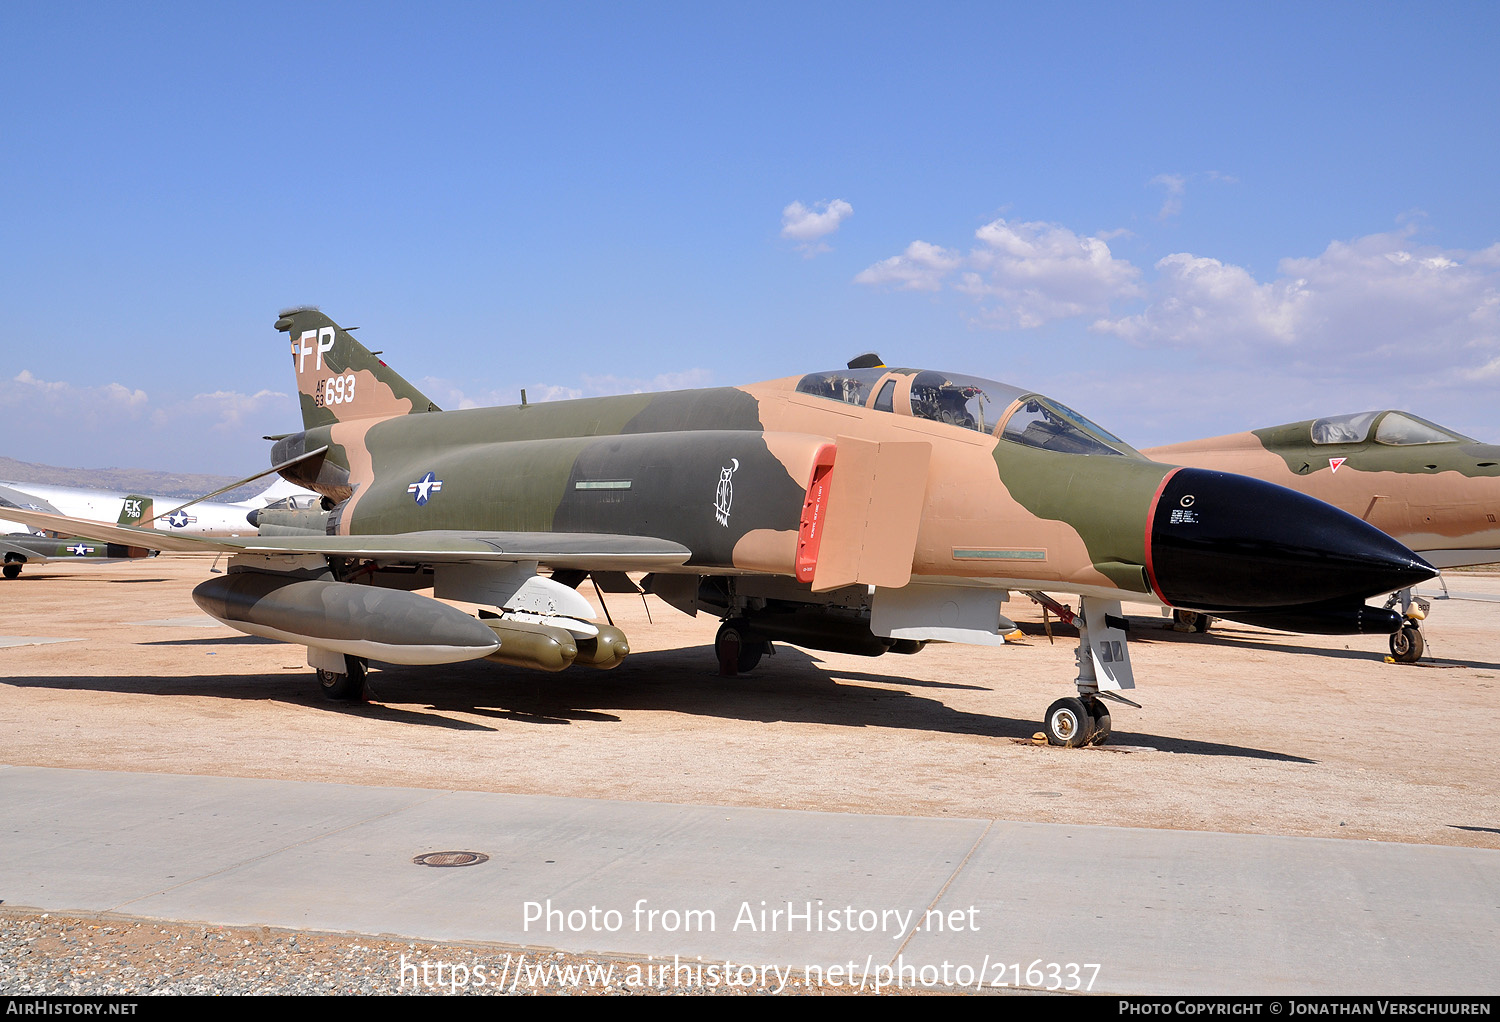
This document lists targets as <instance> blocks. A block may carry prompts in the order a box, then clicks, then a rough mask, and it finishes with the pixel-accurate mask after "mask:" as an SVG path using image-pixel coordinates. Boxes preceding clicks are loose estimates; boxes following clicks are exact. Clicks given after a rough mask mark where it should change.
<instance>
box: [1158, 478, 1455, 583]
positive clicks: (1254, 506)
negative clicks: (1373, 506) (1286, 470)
mask: <svg viewBox="0 0 1500 1022" xmlns="http://www.w3.org/2000/svg"><path fill="white" fill-rule="evenodd" d="M1150 529H1151V532H1150V537H1149V540H1150V541H1149V543H1148V544H1147V569H1148V571H1149V572H1150V574H1151V580H1152V584H1153V585H1154V586H1155V587H1156V592H1157V595H1158V596H1160V597H1161V598H1162V599H1163V600H1164V601H1165V602H1167V603H1169V604H1171V605H1173V606H1177V607H1192V608H1194V609H1198V610H1218V611H1232V610H1235V609H1248V608H1254V607H1288V606H1294V605H1298V604H1308V603H1321V602H1324V601H1329V600H1345V599H1357V600H1363V599H1365V598H1366V597H1369V596H1374V595H1377V594H1379V593H1389V592H1394V591H1395V590H1397V589H1404V588H1406V587H1407V586H1412V585H1415V584H1417V583H1418V582H1422V581H1425V580H1426V579H1429V578H1432V577H1433V576H1434V575H1436V574H1437V572H1436V570H1434V569H1433V567H1432V565H1430V564H1428V563H1427V562H1426V561H1424V560H1423V559H1422V558H1420V557H1418V556H1417V555H1416V554H1414V553H1412V552H1411V551H1410V550H1408V549H1407V548H1406V547H1404V546H1402V545H1401V544H1400V543H1398V542H1396V541H1395V540H1394V539H1392V538H1391V537H1389V536H1387V535H1386V534H1385V533H1383V532H1381V531H1380V530H1379V529H1377V528H1375V527H1374V526H1372V525H1369V524H1366V523H1365V522H1362V521H1360V520H1359V519H1358V518H1355V517H1354V516H1353V515H1350V514H1347V513H1345V512H1343V511H1340V510H1339V509H1338V508H1336V507H1332V506H1331V505H1328V504H1325V503H1323V502H1322V501H1320V500H1315V499H1313V498H1312V497H1308V496H1305V495H1303V494H1300V493H1296V492H1294V491H1292V490H1288V489H1286V488H1284V487H1281V486H1275V485H1272V484H1271V483H1264V482H1261V481H1259V480H1257V479H1249V478H1246V477H1244V476H1237V475H1231V474H1229V473H1227V472H1211V471H1207V470H1205V469H1195V468H1183V469H1178V470H1177V471H1176V472H1174V473H1172V474H1171V475H1170V476H1168V477H1167V479H1166V481H1165V483H1164V485H1163V487H1162V489H1161V491H1160V493H1159V494H1158V495H1157V500H1156V506H1155V509H1154V511H1153V513H1152V515H1151V525H1150Z"/></svg>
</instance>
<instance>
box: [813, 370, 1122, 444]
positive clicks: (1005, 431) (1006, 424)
mask: <svg viewBox="0 0 1500 1022" xmlns="http://www.w3.org/2000/svg"><path fill="white" fill-rule="evenodd" d="M797 391H798V393H802V394H811V395H813V396H815V397H822V398H828V399H829V400H832V401H842V402H844V403H845V404H851V405H859V406H861V407H865V408H871V409H873V410H875V411H879V412H892V413H893V414H896V415H910V416H913V417H915V418H919V419H930V420H932V421H933V422H944V423H947V424H949V425H952V426H959V427H961V428H963V429H972V430H974V431H975V432H978V433H988V434H991V435H993V436H997V437H1000V438H1001V439H1004V440H1009V441H1011V442H1013V443H1018V444H1022V445H1024V446H1027V447H1038V448H1042V449H1044V450H1049V451H1059V452H1062V453H1065V454H1123V453H1125V452H1126V451H1129V450H1130V447H1129V446H1128V445H1126V444H1125V442H1124V441H1122V440H1121V439H1120V438H1119V437H1117V436H1115V435H1113V434H1112V433H1109V432H1108V431H1106V430H1104V429H1102V428H1100V427H1099V426H1097V425H1095V424H1094V423H1093V422H1090V421H1089V420H1088V419H1086V418H1084V417H1083V416H1082V415H1079V414H1078V413H1077V412H1075V411H1073V410H1072V409H1071V408H1069V407H1067V406H1066V405H1063V404H1059V403H1058V402H1056V401H1052V400H1050V399H1049V398H1045V397H1043V396H1042V395H1040V394H1028V393H1027V392H1026V391H1024V390H1021V389H1020V388H1018V387H1012V386H1010V385H1009V384H1005V383H998V382H996V381H995V380H986V379H982V378H980V377H977V376H962V375H959V374H957V373H942V372H937V371H935V370H931V369H888V368H886V367H884V366H881V367H878V368H873V369H835V370H832V371H830V372H823V373H809V374H807V375H806V376H804V377H802V379H801V380H799V381H798V383H797Z"/></svg>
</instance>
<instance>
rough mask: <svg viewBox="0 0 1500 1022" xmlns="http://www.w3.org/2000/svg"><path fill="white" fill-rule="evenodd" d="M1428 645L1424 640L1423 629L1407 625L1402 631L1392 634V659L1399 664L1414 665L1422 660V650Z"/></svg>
mask: <svg viewBox="0 0 1500 1022" xmlns="http://www.w3.org/2000/svg"><path fill="white" fill-rule="evenodd" d="M1426 646H1427V643H1426V642H1425V641H1424V640H1423V638H1422V629H1420V628H1418V627H1417V626H1416V625H1414V624H1411V623H1407V624H1404V625H1402V626H1401V630H1400V631H1398V632H1392V633H1391V659H1393V660H1395V661H1396V663H1398V664H1414V663H1416V662H1417V661H1418V660H1420V659H1422V650H1423V649H1425V648H1426Z"/></svg>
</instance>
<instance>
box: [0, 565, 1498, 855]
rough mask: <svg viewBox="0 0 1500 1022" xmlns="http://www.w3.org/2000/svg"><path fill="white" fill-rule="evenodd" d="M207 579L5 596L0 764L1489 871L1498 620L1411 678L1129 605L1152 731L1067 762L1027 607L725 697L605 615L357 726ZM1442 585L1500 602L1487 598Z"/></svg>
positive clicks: (378, 695) (406, 697) (702, 645)
mask: <svg viewBox="0 0 1500 1022" xmlns="http://www.w3.org/2000/svg"><path fill="white" fill-rule="evenodd" d="M211 564H212V562H211V560H210V559H208V558H202V557H194V556H187V555H163V556H161V557H157V558H153V559H150V560H143V561H135V562H129V563H123V564H115V565H110V566H88V565H72V564H62V565H43V566H36V567H29V568H28V569H27V570H26V571H25V572H24V573H23V574H22V575H21V577H20V578H18V579H15V580H8V581H4V582H0V608H3V618H0V634H4V635H7V636H12V637H17V636H19V637H23V640H22V641H25V642H29V643H33V644H25V645H11V646H9V647H8V648H6V649H5V650H4V661H3V667H0V727H3V733H4V736H5V739H4V746H3V749H4V752H3V756H0V760H3V761H4V762H7V763H10V764H16V765H35V766H49V767H75V768H97V769H108V770H128V771H153V772H167V773H192V774H210V775H219V776H242V777H267V778H282V779H292V780H309V781H339V782H348V783H357V784H373V785H399V786H409V787H428V788H440V789H467V790H482V791H502V792H527V793H536V794H547V795H561V796H584V797H590V798H610V799H626V800H638V801H660V802H682V803H698V804H704V803H708V804H722V805H735V806H766V807H787V808H794V809H810V810H824V811H831V812H851V813H877V814H899V815H917V816H955V817H981V818H997V819H1006V820H1029V821H1039V822H1066V823H1095V824H1110V825H1116V826H1128V827H1155V828H1180V829H1192V830H1213V831H1232V832H1242V833H1260V834H1281V835H1295V836H1309V837H1326V838H1343V839H1349V840H1378V841H1400V842H1415V843H1426V844H1444V845H1466V846H1475V847H1489V848H1500V763H1497V758H1496V756H1495V754H1494V747H1495V744H1496V740H1497V739H1500V714H1497V713H1496V712H1495V710H1494V708H1493V701H1494V697H1495V694H1496V693H1495V688H1496V685H1497V684H1500V650H1497V647H1496V641H1495V630H1494V626H1495V624H1496V623H1497V622H1500V602H1485V601H1476V600H1465V599H1458V598H1455V599H1450V600H1438V601H1435V602H1434V603H1433V605H1432V612H1431V614H1430V616H1429V619H1428V621H1427V622H1426V624H1425V626H1424V629H1425V632H1426V636H1427V651H1428V656H1427V658H1426V659H1424V660H1423V661H1422V662H1421V663H1419V664H1416V665H1400V664H1394V663H1389V662H1386V659H1385V658H1386V655H1387V653H1388V650H1387V648H1386V640H1385V638H1384V637H1381V636H1307V635H1292V634H1287V633H1281V632H1272V631H1267V630H1263V629H1258V628H1251V627H1248V626H1240V625H1234V624H1226V623H1223V622H1218V623H1216V625H1215V627H1214V629H1213V631H1212V632H1210V633H1209V634H1208V635H1206V636H1199V635H1191V634H1182V633H1178V632H1174V631H1172V630H1170V629H1169V628H1168V627H1166V625H1165V623H1164V621H1163V619H1162V617H1161V616H1160V614H1159V611H1158V610H1153V609H1152V608H1150V607H1146V606H1140V607H1132V606H1127V608H1126V610H1127V613H1129V614H1130V616H1131V618H1132V623H1133V627H1132V631H1131V643H1130V646H1131V650H1132V653H1133V660H1134V666H1135V673H1136V679H1137V684H1138V688H1137V689H1136V690H1135V691H1134V692H1131V693H1129V695H1130V696H1131V698H1132V699H1134V700H1135V701H1136V702H1138V703H1140V704H1141V708H1140V709H1133V708H1131V707H1126V706H1116V707H1115V708H1114V710H1113V722H1114V734H1113V736H1112V737H1111V738H1110V740H1109V742H1108V743H1107V744H1106V745H1104V746H1102V747H1098V748H1089V749H1059V748H1051V747H1047V746H1045V745H1038V744H1036V743H1035V741H1034V739H1033V736H1034V735H1035V734H1036V733H1037V732H1038V731H1039V730H1040V720H1041V717H1042V714H1043V712H1044V710H1045V709H1046V707H1047V706H1048V704H1049V703H1051V702H1052V700H1054V699H1056V698H1058V697H1059V696H1063V695H1071V694H1072V693H1073V686H1072V678H1073V676H1074V673H1075V671H1074V661H1073V653H1074V649H1075V648H1076V639H1075V638H1074V633H1072V632H1071V631H1070V630H1068V629H1066V628H1063V627H1058V626H1057V625H1056V623H1055V622H1053V631H1054V633H1055V642H1052V641H1049V639H1048V637H1047V635H1046V634H1045V633H1044V630H1043V626H1042V616H1041V611H1040V608H1038V607H1037V606H1035V605H1034V604H1032V603H1031V602H1030V601H1029V600H1027V599H1026V598H1025V597H1023V596H1021V595H1020V594H1013V595H1012V598H1011V600H1010V602H1009V603H1007V604H1006V605H1005V610H1006V612H1007V613H1008V614H1009V615H1010V616H1011V617H1012V618H1014V619H1015V620H1016V621H1017V622H1019V623H1020V624H1021V626H1022V629H1023V631H1024V632H1025V638H1024V640H1022V641H1020V642H1016V643H1011V644H1008V645H1006V646H1005V647H1004V648H977V647H969V646H957V645H940V644H932V645H929V646H928V647H927V648H926V649H925V650H924V651H922V652H921V653H919V654H917V655H915V656H898V655H886V656H884V657H880V658H875V659H870V658H863V657H856V656H844V655H840V654H832V653H821V652H816V651H804V650H801V649H798V648H795V647H792V646H787V645H783V644H778V645H777V647H776V654H775V655H774V656H769V657H766V658H765V659H764V660H763V661H762V662H761V665H760V666H759V667H758V668H757V669H756V670H755V671H753V672H751V673H748V674H744V675H741V676H739V677H734V678H724V677H720V676H718V670H717V663H716V661H715V658H714V655H713V649H712V643H713V637H714V632H715V629H716V626H717V622H716V621H715V620H713V619H712V618H709V617H705V616H699V617H697V618H689V617H687V616H685V615H683V614H680V613H678V612H677V611H675V610H673V609H671V608H669V607H667V606H666V605H665V604H663V603H661V602H660V601H658V600H657V599H656V598H655V597H646V598H644V599H643V598H642V597H640V596H622V595H607V596H606V597H605V599H606V600H607V602H608V610H609V612H610V614H611V615H612V616H613V618H614V620H615V622H616V623H617V624H618V625H619V626H620V627H622V628H623V629H624V630H625V632H626V633H627V634H628V635H629V636H630V640H631V645H632V653H631V655H630V656H629V657H628V658H627V659H626V661H625V662H624V663H623V664H621V665H620V666H619V667H617V668H616V669H614V670H611V671H595V670H591V669H588V668H584V667H574V668H571V669H569V670H567V671H565V672H562V673H559V674H547V673H542V672H536V671H527V670H523V669H520V668H514V667H507V666H502V665H499V664H494V663H489V662H486V661H478V662H474V663H468V664H459V665H454V666H443V667H396V666H381V665H372V669H371V672H370V689H371V691H372V693H373V699H372V701H370V702H368V703H364V704H347V703H342V704H341V703H335V702H331V701H328V700H326V699H325V698H324V697H323V695H322V693H321V692H320V690H319V689H318V686H317V684H316V682H315V680H314V678H313V674H312V671H311V670H310V669H309V668H308V667H307V666H306V664H305V661H304V655H303V653H304V651H303V650H302V648H301V647H296V646H289V645H283V644H279V643H275V642H271V641H268V640H263V639H258V638H252V637H249V636H245V635H241V634H239V633H237V632H234V631H232V630H231V629H229V628H226V627H222V626H219V625H217V624H216V623H214V622H212V621H211V619H209V618H206V617H205V616H203V615H202V613H201V612H200V611H199V610H198V609H197V607H196V606H195V605H194V604H193V602H192V597H191V590H192V588H193V586H194V585H196V584H197V583H198V582H199V581H201V580H203V579H205V578H207V577H209V570H210V566H211ZM1447 581H1448V586H1449V588H1450V590H1452V591H1453V592H1454V593H1455V594H1481V595H1488V596H1490V597H1492V598H1495V599H1497V600H1500V573H1495V572H1484V571H1467V572H1452V573H1449V575H1448V578H1447ZM583 591H584V592H585V593H586V594H587V595H589V596H590V597H591V598H593V599H595V600H596V602H597V599H598V598H597V597H596V596H595V594H594V592H593V589H592V587H591V586H589V585H588V584H587V583H586V584H585V586H584V587H583ZM205 624H206V625H208V627H203V625H205ZM48 638H51V639H66V640H70V641H64V642H50V643H40V644H37V643H38V640H41V639H48ZM8 641H10V640H8Z"/></svg>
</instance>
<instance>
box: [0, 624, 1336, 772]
mask: <svg viewBox="0 0 1500 1022" xmlns="http://www.w3.org/2000/svg"><path fill="white" fill-rule="evenodd" d="M236 641H239V640H235V639H233V638H214V639H202V640H170V641H169V642H168V643H164V644H178V645H190V644H193V643H195V642H196V643H198V644H204V645H208V644H215V643H219V642H223V643H234V642H236ZM299 653H300V651H299ZM919 655H920V654H919ZM0 684H9V685H14V686H17V687H22V688H54V689H83V690H91V691H101V692H117V693H126V694H148V695H161V696H173V695H192V696H213V697H216V698H221V699H245V700H276V701H280V702H284V703H288V704H294V705H298V706H309V707H314V708H320V709H324V710H326V711H327V712H330V713H344V714H351V715H356V716H365V717H370V718H372V719H376V720H385V721H394V722H400V723H408V724H415V725H425V726H429V727H440V728H449V729H455V730H468V731H496V730H501V729H502V728H503V726H504V725H503V724H501V725H499V726H496V727H491V726H488V725H486V724H482V723H479V722H476V721H472V720H465V719H462V718H461V717H457V716H454V714H465V715H468V716H477V717H483V718H487V719H492V720H495V721H498V722H512V723H515V724H537V725H551V726H556V725H568V724H572V723H574V722H580V721H591V722H600V723H613V722H617V721H619V720H620V719H621V718H620V716H619V715H618V713H617V712H612V711H652V710H654V711H663V712H670V713H682V714H689V715H693V716H701V717H707V718H720V719H724V720H741V721H756V722H763V723H776V722H794V723H813V724H829V725H834V726H839V727H872V728H895V729H901V730H911V731H925V732H932V733H941V734H959V735H981V736H987V737H991V738H995V739H1010V740H1021V741H1024V740H1028V739H1030V738H1031V737H1032V736H1033V735H1034V734H1035V733H1036V732H1037V731H1039V730H1040V729H1041V724H1040V711H1041V709H1042V707H1038V708H1037V710H1038V716H1037V718H1036V719H1015V718H1009V717H999V716H992V715H987V714H978V713H972V712H968V711H965V710H958V709H954V708H952V707H950V706H947V705H946V704H944V703H943V702H941V701H940V700H938V699H933V698H929V697H926V696H916V695H912V694H911V693H910V692H907V691H903V689H905V688H908V687H916V686H917V685H919V684H920V685H924V686H926V687H931V683H921V682H918V683H913V682H910V681H908V680H907V679H904V678H900V677H898V676H892V675H882V674H873V673H864V672H849V671H841V670H836V669H833V668H830V667H828V666H827V665H825V664H824V663H822V662H820V661H818V660H817V659H816V658H815V657H814V656H812V655H810V654H808V653H806V652H804V651H802V650H800V649H797V648H795V647H791V646H786V645H778V646H777V654H776V656H774V657H768V658H767V659H766V660H763V661H762V663H761V665H760V667H758V668H757V669H756V670H755V671H753V672H751V673H747V674H742V675H739V676H738V677H734V678H721V677H719V676H718V675H717V671H716V661H715V658H714V655H713V650H712V647H708V646H699V647H689V648H686V649H678V650H665V651H653V652H650V653H642V654H637V655H636V656H635V657H632V658H631V659H629V660H627V661H626V662H625V663H624V664H622V665H620V666H619V667H617V668H615V669H614V670H612V671H593V670H590V669H589V668H586V667H574V668H571V669H570V670H568V671H567V672H566V673H564V674H547V673H543V672H539V671H532V670H526V669H524V668H518V667H508V666H503V665H499V664H493V663H485V662H482V661H474V662H469V663H462V664H448V665H442V666H435V667H411V666H400V665H375V666H373V667H372V669H371V671H370V675H369V682H368V685H369V690H370V693H371V694H372V695H373V700H372V701H371V702H367V703H340V702H334V701H331V700H328V699H325V698H324V697H323V695H322V693H321V692H320V691H319V690H318V687H317V684H316V682H315V681H314V679H313V676H312V672H311V670H310V669H308V668H305V667H300V666H299V667H298V668H292V667H288V669H287V670H286V671H285V672H284V673H280V674H275V673H271V674H262V675H251V676H244V675H232V676H227V677H225V676H213V675H203V674H199V675H193V676H188V677H175V678H170V677H145V676H137V677H115V678H101V677H60V678H45V677H33V678H9V679H3V681H0ZM872 686H879V687H872ZM954 687H958V688H965V689H973V690H981V691H982V690H983V687H982V686H954ZM1060 694H1062V693H1061V692H1060ZM385 700H391V701H392V702H391V703H387V702H386V701H385ZM413 704H426V707H427V709H426V710H419V709H414V708H413ZM429 711H430V712H429ZM1132 712H1133V711H1131V710H1129V709H1128V708H1125V707H1119V708H1117V710H1116V712H1115V714H1114V715H1113V716H1114V726H1115V733H1114V736H1113V737H1112V738H1111V739H1110V745H1111V746H1115V747H1136V748H1140V747H1146V748H1152V749H1158V750H1161V751H1163V752H1174V753H1179V754H1189V755H1199V756H1234V757H1244V758H1251V759H1263V760H1272V761H1278V762H1294V763H1312V762H1315V761H1313V760H1309V759H1305V758H1303V757H1300V756H1293V755H1288V754H1284V753H1279V752H1274V751H1271V750H1266V749H1255V748H1251V747H1248V746H1241V745H1227V744H1221V743H1215V742H1205V741H1197V740H1194V739H1191V738H1182V737H1176V736H1170V735H1152V734H1147V733H1144V732H1138V731H1132V730H1130V728H1129V724H1130V714H1131V713H1132ZM1111 751H1112V750H1111V748H1110V747H1109V746H1106V747H1105V748H1103V749H1100V750H1085V751H1083V752H1081V753H1079V754H1084V755H1096V754H1097V755H1107V754H1109V753H1110V752H1111Z"/></svg>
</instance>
